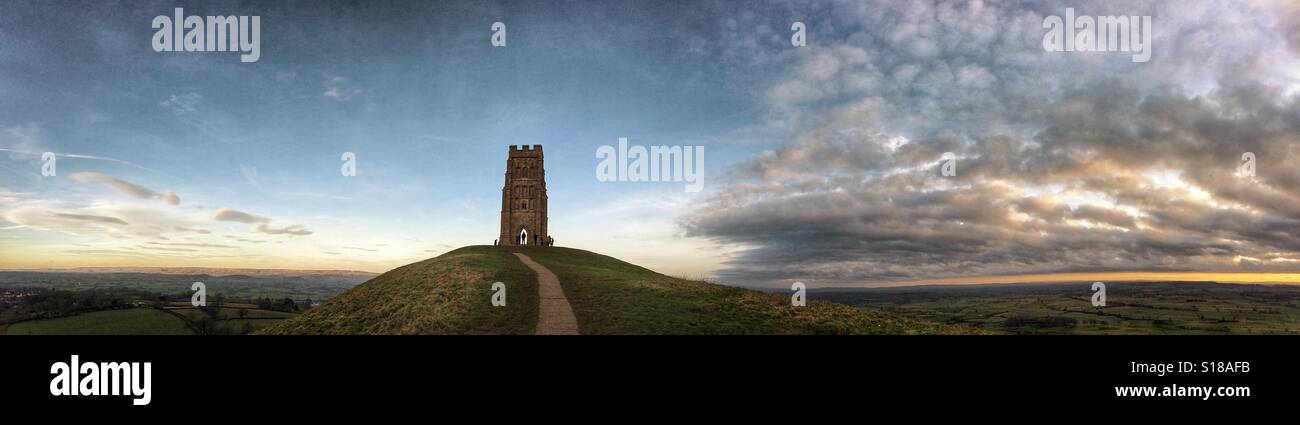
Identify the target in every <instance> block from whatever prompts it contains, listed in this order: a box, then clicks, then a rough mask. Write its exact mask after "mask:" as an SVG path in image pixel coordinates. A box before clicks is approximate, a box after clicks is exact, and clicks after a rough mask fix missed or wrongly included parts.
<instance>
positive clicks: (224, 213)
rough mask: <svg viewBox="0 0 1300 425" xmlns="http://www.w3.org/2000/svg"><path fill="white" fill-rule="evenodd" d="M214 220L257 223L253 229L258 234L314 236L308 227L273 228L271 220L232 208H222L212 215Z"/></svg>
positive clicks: (296, 225)
mask: <svg viewBox="0 0 1300 425" xmlns="http://www.w3.org/2000/svg"><path fill="white" fill-rule="evenodd" d="M212 219H213V220H218V221H233V222H237V223H250V224H253V223H255V224H257V226H256V227H254V228H253V231H255V232H258V233H265V234H268V235H290V236H307V235H311V234H312V231H311V230H308V229H307V228H306V227H304V226H303V225H301V224H294V225H289V226H285V227H278V228H277V227H271V226H270V225H269V224H268V223H270V222H271V219H270V218H267V217H263V216H260V215H256V214H250V213H246V212H243V211H239V210H233V209H230V208H222V209H219V210H217V212H216V213H214V214H213V215H212Z"/></svg>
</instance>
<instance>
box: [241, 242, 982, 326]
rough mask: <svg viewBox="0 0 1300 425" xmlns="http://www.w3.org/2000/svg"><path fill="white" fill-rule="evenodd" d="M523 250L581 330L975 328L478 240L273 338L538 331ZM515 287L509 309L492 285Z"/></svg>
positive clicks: (394, 273)
mask: <svg viewBox="0 0 1300 425" xmlns="http://www.w3.org/2000/svg"><path fill="white" fill-rule="evenodd" d="M513 252H523V253H525V254H526V255H528V256H529V257H530V258H532V259H533V260H534V261H536V262H537V263H539V264H541V265H543V266H545V267H546V268H547V269H549V270H551V271H552V272H553V273H555V275H556V276H558V277H559V280H560V285H561V286H562V287H563V290H564V293H565V296H566V297H567V298H568V300H569V303H570V304H571V305H572V308H573V312H574V315H575V316H576V317H577V320H578V328H579V331H580V332H581V333H582V334H962V333H979V332H980V331H977V330H974V329H972V328H967V327H960V326H952V325H945V324H939V323H933V322H925V321H920V320H915V319H908V318H904V317H902V316H897V315H894V314H890V313H886V312H882V311H878V310H870V309H861V308H855V307H850V306H847V305H841V304H835V303H829V302H823V301H817V300H809V302H808V304H807V306H804V307H792V306H791V305H790V298H789V296H785V295H779V294H768V293H763V292H759V291H754V290H749V289H743V288H737V287H731V286H724V285H717V284H711V283H706V282H699V281H691V280H685V279H678V278H674V277H669V276H665V275H662V274H659V273H655V272H654V271H651V270H649V269H646V268H643V267H640V266H637V265H634V264H630V263H627V262H624V261H621V260H618V259H616V258H613V257H609V256H604V255H600V254H596V253H593V252H589V251H583V250H579V249H571V248H561V247H544V248H539V247H499V246H469V247H464V248H460V249H456V250H453V251H450V252H447V253H445V254H443V255H440V256H438V257H435V258H431V259H428V260H424V261H420V262H417V263H412V264H408V265H405V266H402V267H399V268H396V269H393V270H391V271H389V272H387V273H383V274H381V275H379V276H377V277H375V278H374V279H371V280H369V281H367V282H366V283H363V284H361V285H358V286H357V287H355V288H352V289H351V290H349V291H347V292H345V293H343V294H340V295H338V296H337V297H334V298H333V299H331V300H329V301H328V302H326V303H325V304H323V305H321V306H320V307H317V308H314V309H312V310H310V311H308V312H307V313H305V314H303V315H301V316H299V317H296V318H294V319H290V320H286V321H284V322H282V323H279V324H277V325H275V326H272V327H269V328H267V329H264V330H263V331H262V333H266V334H532V333H533V332H534V328H535V326H536V324H537V312H538V295H537V293H538V289H537V275H536V273H534V272H533V271H532V270H531V269H529V268H528V267H526V266H524V264H523V263H521V262H520V260H519V259H517V258H516V257H515V256H514V255H512V253H513ZM493 282H502V283H504V284H505V285H506V294H507V297H506V299H507V303H506V306H504V307H493V306H492V305H491V302H490V300H491V296H492V293H493V291H492V289H491V287H492V284H493Z"/></svg>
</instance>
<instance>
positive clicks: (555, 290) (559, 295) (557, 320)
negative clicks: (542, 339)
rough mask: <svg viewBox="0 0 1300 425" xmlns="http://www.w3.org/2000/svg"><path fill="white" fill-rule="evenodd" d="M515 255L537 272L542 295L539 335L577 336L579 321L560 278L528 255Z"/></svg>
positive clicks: (538, 286)
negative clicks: (574, 315) (574, 314)
mask: <svg viewBox="0 0 1300 425" xmlns="http://www.w3.org/2000/svg"><path fill="white" fill-rule="evenodd" d="M515 255H516V256H518V257H519V261H523V262H524V265H525V266H528V268H530V269H533V271H534V272H537V292H538V293H539V295H541V297H540V298H541V299H540V300H539V302H538V308H537V310H538V312H537V334H538V335H577V334H578V319H577V318H575V317H573V308H572V307H569V299H568V298H565V297H564V290H563V289H560V278H558V277H555V273H551V270H550V269H547V268H546V267H545V266H543V265H541V264H537V262H536V261H533V259H532V258H528V256H527V255H524V254H521V253H518V252H516V253H515Z"/></svg>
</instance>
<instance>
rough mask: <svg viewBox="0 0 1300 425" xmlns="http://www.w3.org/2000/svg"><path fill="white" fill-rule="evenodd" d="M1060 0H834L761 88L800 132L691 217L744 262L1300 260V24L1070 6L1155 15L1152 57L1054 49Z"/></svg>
mask: <svg viewBox="0 0 1300 425" xmlns="http://www.w3.org/2000/svg"><path fill="white" fill-rule="evenodd" d="M1056 6H1057V5H1045V6H1044V5H1036V6H1027V5H1019V4H996V5H991V4H983V3H977V2H976V3H964V4H955V3H948V2H885V3H881V4H872V5H870V6H867V5H860V4H856V3H854V4H833V5H828V6H827V7H830V8H835V9H838V13H829V14H826V15H827V18H826V19H827V21H825V22H810V23H809V24H808V26H809V28H810V32H812V31H814V30H813V29H814V28H834V29H835V30H837V31H840V32H838V33H836V34H834V35H833V36H829V35H822V36H820V37H814V36H812V35H810V40H817V39H821V40H832V41H829V42H828V43H826V44H823V45H812V44H810V46H809V47H808V48H807V50H800V51H799V52H798V53H795V54H793V55H792V56H791V57H790V58H789V59H788V60H789V61H791V62H790V63H788V64H787V66H786V67H785V68H786V69H787V70H788V71H787V74H786V75H785V76H784V78H781V79H779V80H777V81H774V82H773V83H772V85H771V87H770V88H769V90H767V91H766V92H765V93H766V96H765V97H764V101H766V102H767V103H768V105H769V112H768V113H769V118H770V119H773V120H780V121H782V122H787V123H791V125H790V126H788V127H787V128H785V129H784V130H785V131H788V133H785V134H778V135H776V136H775V137H778V138H781V137H783V138H785V140H787V141H786V142H785V143H783V144H781V145H780V146H776V147H774V148H773V149H770V150H767V151H764V152H762V153H760V154H758V155H756V156H754V157H751V158H749V159H747V160H744V161H740V162H739V163H738V164H736V165H735V166H733V167H730V168H729V169H727V170H725V172H723V173H722V174H721V177H720V178H721V179H722V180H723V182H722V184H721V185H718V186H714V190H713V191H712V193H711V194H710V196H709V198H708V200H707V201H706V202H704V203H703V204H701V205H698V206H696V208H694V209H693V210H692V211H690V212H689V213H687V214H684V215H683V216H681V217H680V218H679V225H680V226H681V228H682V229H683V230H684V231H685V234H686V235H687V236H692V237H700V238H706V239H708V240H711V241H714V242H717V243H721V244H724V245H728V246H732V247H738V248H740V249H741V251H740V252H739V253H738V254H737V255H736V256H735V257H734V258H732V259H731V260H729V262H728V263H726V264H725V265H726V266H727V268H726V269H725V270H723V271H721V272H720V273H719V277H720V278H722V279H724V280H726V281H729V282H732V283H737V284H754V285H761V284H772V283H775V282H789V281H791V280H802V281H805V282H810V281H815V282H818V284H823V285H827V284H857V283H871V282H881V281H899V280H914V279H931V278H938V277H954V276H983V275H996V274H1024V273H1051V272H1072V271H1124V270H1169V271H1175V270H1179V271H1181V270H1191V271H1207V270H1239V271H1253V270H1259V271H1264V270H1295V266H1294V265H1293V264H1294V263H1292V262H1290V261H1286V259H1291V258H1300V235H1297V234H1295V232H1294V231H1292V230H1289V229H1295V228H1297V226H1300V170H1297V169H1296V167H1294V166H1293V164H1295V163H1297V161H1300V150H1297V149H1296V148H1295V146H1296V143H1295V142H1296V138H1295V137H1296V135H1297V134H1300V98H1298V97H1296V96H1294V95H1293V94H1294V93H1296V92H1297V90H1296V88H1295V87H1294V84H1295V81H1294V78H1290V77H1288V76H1289V75H1291V74H1289V73H1290V72H1291V71H1289V70H1288V67H1289V66H1292V65H1294V64H1296V63H1297V61H1296V58H1295V57H1294V54H1295V52H1294V51H1293V50H1292V49H1291V46H1290V45H1289V44H1288V42H1287V38H1286V35H1287V34H1292V33H1293V28H1294V25H1295V24H1294V23H1293V22H1291V23H1289V22H1284V21H1280V20H1273V19H1268V18H1266V17H1262V16H1255V14H1266V13H1267V11H1266V10H1260V9H1254V8H1250V7H1245V5H1242V4H1237V3H1236V2H1225V3H1213V4H1204V3H1197V4H1195V5H1190V4H1185V3H1176V4H1174V3H1153V4H1141V5H1127V4H1126V5H1124V6H1122V7H1121V6H1117V5H1115V4H1111V3H1101V2H1096V3H1089V2H1084V3H1083V4H1079V5H1074V6H1073V7H1075V8H1076V10H1087V11H1089V12H1088V13H1099V14H1105V13H1110V12H1109V11H1113V13H1115V14H1124V15H1143V14H1152V15H1155V22H1156V27H1155V28H1156V34H1155V38H1156V44H1155V46H1154V55H1153V59H1152V61H1151V62H1150V63H1147V64H1134V63H1132V62H1131V61H1129V60H1128V59H1127V57H1120V56H1114V57H1110V56H1106V55H1104V54H1099V55H1087V54H1082V55H1074V54H1057V53H1045V52H1043V51H1042V49H1041V47H1037V46H1036V44H1037V43H1039V42H1040V41H1041V35H1042V32H1041V31H1042V30H1041V27H1040V24H1041V22H1042V16H1043V15H1045V14H1060V13H1063V11H1064V6H1061V7H1059V8H1058V7H1056ZM1182 6H1189V7H1190V8H1183V7H1182ZM1236 22H1263V24H1261V25H1258V26H1255V27H1252V28H1250V29H1249V30H1246V31H1235V30H1233V29H1232V28H1235V27H1237V26H1236V24H1235V23H1236ZM1284 25H1290V26H1284ZM1223 33H1228V34H1231V35H1228V36H1226V37H1223V38H1214V39H1212V40H1211V41H1212V42H1211V41H1207V40H1206V39H1204V38H1202V35H1204V34H1223ZM814 35H815V34H814ZM1080 69H1086V70H1087V72H1079V71H1078V70H1080ZM945 152H953V153H954V154H955V155H956V156H957V158H958V161H957V171H958V175H957V176H956V177H952V178H945V177H942V176H940V175H939V169H938V165H939V161H940V157H941V155H942V154H943V153H945ZM1244 152H1252V153H1254V154H1255V155H1256V156H1257V158H1258V170H1259V171H1258V174H1257V176H1256V177H1254V178H1246V177H1242V176H1238V175H1237V166H1238V165H1239V163H1240V162H1241V159H1240V158H1241V155H1242V154H1243V153H1244ZM1261 258H1267V259H1275V258H1281V259H1283V260H1278V261H1273V260H1270V261H1266V262H1261V261H1252V260H1250V259H1261ZM787 284H788V283H787Z"/></svg>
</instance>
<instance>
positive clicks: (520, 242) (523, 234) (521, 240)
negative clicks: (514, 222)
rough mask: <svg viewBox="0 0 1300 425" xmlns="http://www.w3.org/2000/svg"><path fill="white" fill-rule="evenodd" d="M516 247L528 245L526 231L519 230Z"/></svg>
mask: <svg viewBox="0 0 1300 425" xmlns="http://www.w3.org/2000/svg"><path fill="white" fill-rule="evenodd" d="M515 242H517V243H516V245H528V229H519V238H518V240H516V241H515Z"/></svg>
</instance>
